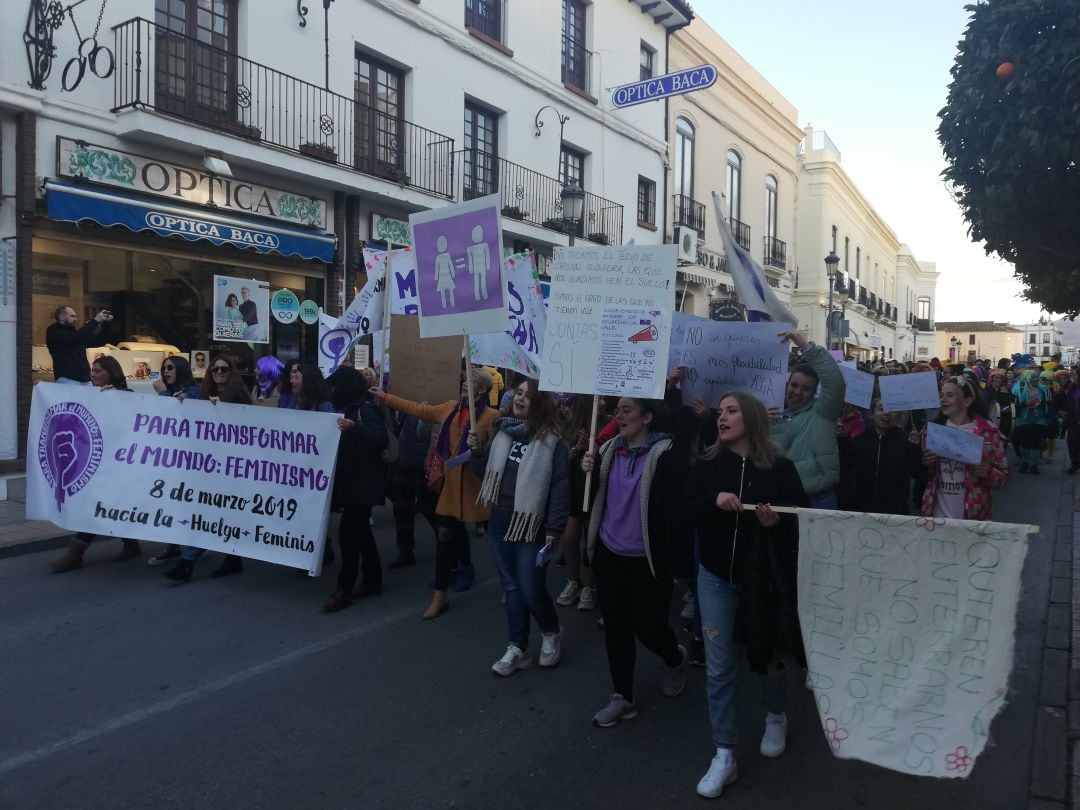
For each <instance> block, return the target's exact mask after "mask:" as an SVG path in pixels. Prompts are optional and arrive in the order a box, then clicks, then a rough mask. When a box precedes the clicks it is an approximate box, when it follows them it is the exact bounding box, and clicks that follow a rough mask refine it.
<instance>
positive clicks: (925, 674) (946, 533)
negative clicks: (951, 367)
mask: <svg viewBox="0 0 1080 810" xmlns="http://www.w3.org/2000/svg"><path fill="white" fill-rule="evenodd" d="M908 376H910V375H908ZM1034 530H1035V527H1031V526H1018V525H1012V524H1005V523H977V522H974V521H965V520H942V519H940V518H915V517H905V516H897V515H866V514H856V513H853V512H833V511H824V510H814V509H800V510H799V582H798V593H799V620H800V622H801V624H802V634H803V642H804V645H805V647H806V656H807V663H808V665H809V671H810V679H811V682H812V683H813V686H814V698H815V700H816V703H817V707H818V713H819V715H820V718H821V726H822V730H823V731H824V733H825V738H826V740H827V741H828V743H829V746H830V747H831V748H832V751H833V753H834V754H835V755H836V756H837V757H839V758H841V759H861V760H863V761H865V762H872V763H874V764H876V765H881V766H883V767H886V768H890V769H892V770H895V771H900V772H902V773H908V774H918V775H924V776H937V777H946V778H954V777H966V776H967V775H968V774H970V773H971V769H972V768H973V767H974V765H975V760H976V758H977V757H978V756H979V754H980V753H981V752H982V750H983V748H984V747H985V745H986V741H987V736H988V734H989V731H990V723H991V721H992V720H993V719H994V716H995V715H996V714H997V713H998V711H1000V709H1001V707H1002V706H1003V705H1004V703H1005V691H1006V688H1007V686H1008V680H1009V673H1010V671H1011V669H1012V663H1013V633H1014V631H1015V628H1016V605H1017V599H1018V598H1019V594H1020V572H1021V569H1022V568H1023V563H1024V557H1025V555H1026V554H1027V536H1028V534H1029V533H1030V532H1032V531H1034Z"/></svg>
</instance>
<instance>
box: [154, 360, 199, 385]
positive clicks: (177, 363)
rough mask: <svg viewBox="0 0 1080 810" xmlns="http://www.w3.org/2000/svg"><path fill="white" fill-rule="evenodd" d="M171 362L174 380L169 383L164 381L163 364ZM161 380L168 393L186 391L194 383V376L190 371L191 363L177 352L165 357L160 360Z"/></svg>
mask: <svg viewBox="0 0 1080 810" xmlns="http://www.w3.org/2000/svg"><path fill="white" fill-rule="evenodd" d="M166 363H172V364H173V369H175V371H176V382H174V383H173V384H172V385H169V384H168V383H167V382H165V364H166ZM161 367H162V370H161V381H162V382H163V383H165V389H166V390H167V391H168V392H169V393H170V394H175V393H177V392H179V391H187V389H189V388H191V386H193V385H195V377H194V376H193V375H192V373H191V364H190V363H188V359H187V358H186V357H181V356H180V355H178V354H174V355H173V356H172V357H166V358H165V359H164V360H162V361H161Z"/></svg>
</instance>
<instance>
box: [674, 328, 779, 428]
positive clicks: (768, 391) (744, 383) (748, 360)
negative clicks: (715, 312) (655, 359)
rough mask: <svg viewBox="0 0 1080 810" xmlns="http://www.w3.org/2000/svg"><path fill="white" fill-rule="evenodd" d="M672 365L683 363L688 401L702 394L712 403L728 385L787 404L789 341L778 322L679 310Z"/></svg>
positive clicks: (774, 403)
mask: <svg viewBox="0 0 1080 810" xmlns="http://www.w3.org/2000/svg"><path fill="white" fill-rule="evenodd" d="M672 323H673V325H672V330H671V349H670V351H669V352H668V369H669V370H670V369H673V368H676V367H678V366H683V367H684V368H685V372H684V374H683V381H682V386H681V388H682V398H683V403H684V404H687V405H688V404H690V402H691V401H692V400H693V399H694V398H695V397H699V398H701V400H702V401H704V402H705V404H706V405H708V406H709V407H710V408H714V407H716V405H718V404H719V401H720V397H721V396H722V395H723V394H724V393H725V392H727V391H732V390H734V391H749V392H751V393H753V394H756V395H757V397H758V398H759V399H760V400H761V401H762V402H764V403H765V405H766V406H776V407H783V405H784V386H785V384H786V376H787V358H788V344H787V343H786V342H781V341H780V338H779V337H778V334H779V332H780V329H779V328H778V327H777V325H776V324H775V323H739V322H732V321H712V320H709V319H708V318H698V317H696V316H694V315H685V314H683V313H681V312H677V313H675V316H674V318H673V319H672Z"/></svg>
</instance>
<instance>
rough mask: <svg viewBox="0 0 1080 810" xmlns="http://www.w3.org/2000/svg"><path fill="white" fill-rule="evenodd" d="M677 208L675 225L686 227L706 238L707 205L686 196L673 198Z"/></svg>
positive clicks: (677, 195)
mask: <svg viewBox="0 0 1080 810" xmlns="http://www.w3.org/2000/svg"><path fill="white" fill-rule="evenodd" d="M673 200H674V208H675V220H674V222H675V224H676V225H685V226H686V227H687V228H693V229H694V230H695V231H697V232H698V236H700V237H702V238H704V237H705V205H704V204H703V203H699V202H698V201H697V200H695V199H693V198H692V197H687V196H686V195H685V194H675V195H674V196H673Z"/></svg>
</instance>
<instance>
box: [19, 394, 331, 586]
mask: <svg viewBox="0 0 1080 810" xmlns="http://www.w3.org/2000/svg"><path fill="white" fill-rule="evenodd" d="M339 436H340V433H339V431H338V428H337V417H336V416H335V415H334V414H324V413H316V412H310V411H292V410H286V409H280V410H278V409H271V408H260V407H257V406H249V405H225V404H219V405H213V404H211V403H210V402H202V401H198V400H190V401H182V400H179V399H175V398H173V397H159V396H145V395H141V394H131V393H126V392H121V391H99V390H97V389H95V388H90V387H89V386H86V387H84V386H75V385H61V384H58V383H39V384H38V385H36V386H34V398H33V401H32V404H31V408H30V429H29V434H28V436H27V447H28V448H29V452H28V453H27V459H26V479H27V498H26V515H27V517H28V518H30V519H32V520H49V521H52V522H53V523H55V524H56V525H58V526H62V527H63V528H65V529H70V530H73V531H83V532H90V533H92V534H99V535H109V536H112V537H130V538H135V539H139V540H157V541H159V542H163V543H179V544H181V545H188V546H197V547H199V548H205V549H210V550H212V551H220V552H224V553H229V554H238V555H240V556H242V557H250V558H252V559H256V560H265V561H267V562H272V563H277V564H279V565H287V566H290V567H293V568H302V569H304V570H307V571H309V572H311V573H312V574H318V573H319V572H320V571H321V569H322V556H323V544H324V543H325V542H326V524H327V517H328V514H329V507H330V493H331V490H332V488H333V482H334V463H335V459H336V458H337V446H338V439H339Z"/></svg>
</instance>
